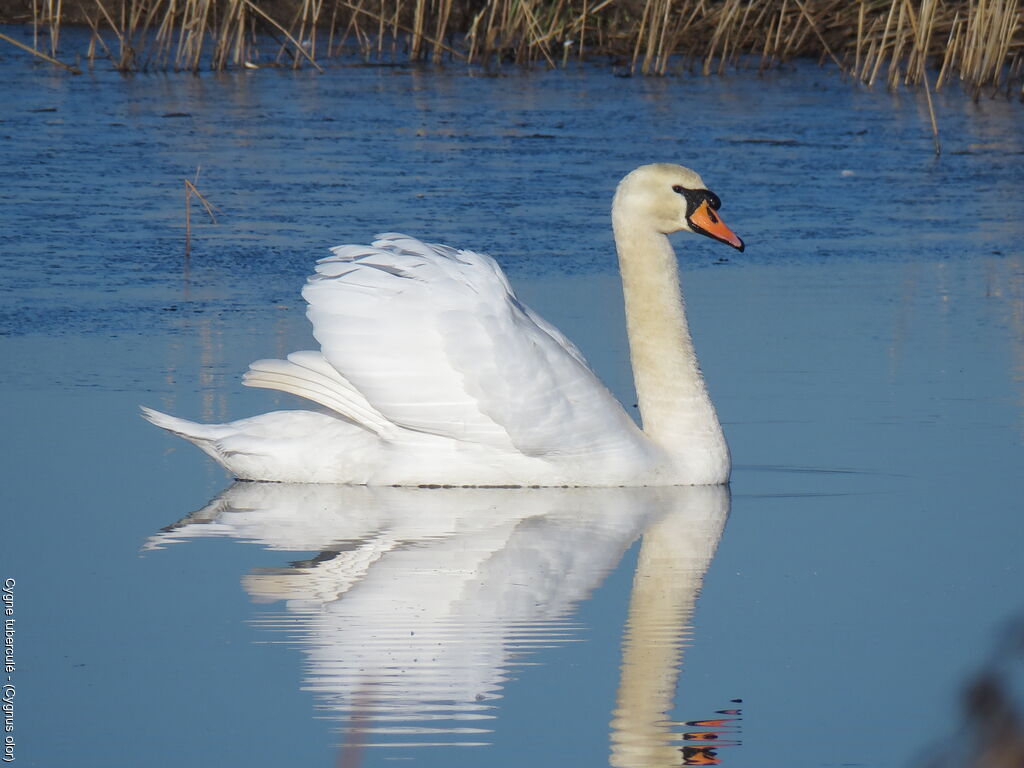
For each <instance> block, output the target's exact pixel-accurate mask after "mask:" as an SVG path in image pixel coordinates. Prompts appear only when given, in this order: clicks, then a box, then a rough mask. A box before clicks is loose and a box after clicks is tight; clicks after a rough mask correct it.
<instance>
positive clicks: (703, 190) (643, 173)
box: [612, 163, 744, 251]
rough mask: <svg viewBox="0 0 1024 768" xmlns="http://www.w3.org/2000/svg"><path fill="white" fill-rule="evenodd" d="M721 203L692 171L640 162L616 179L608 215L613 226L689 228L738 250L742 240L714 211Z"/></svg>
mask: <svg viewBox="0 0 1024 768" xmlns="http://www.w3.org/2000/svg"><path fill="white" fill-rule="evenodd" d="M721 205H722V202H721V200H719V199H718V195H716V194H715V193H714V192H712V191H711V190H709V189H708V188H707V185H706V184H705V183H704V181H703V179H701V177H700V175H699V174H698V173H697V172H696V171H691V170H690V169H689V168H684V167H683V166H681V165H673V164H671V163H654V164H652V165H642V166H640V167H639V168H637V169H636V170H635V171H633V172H632V173H630V174H629V175H627V176H626V177H625V178H624V179H623V180H622V181H620V182H619V186H618V189H617V190H616V191H615V201H614V203H613V204H612V219H613V222H614V223H615V226H616V228H618V227H619V226H622V225H625V224H626V223H627V222H628V225H629V226H633V227H644V228H648V229H653V230H655V231H657V232H660V233H662V234H665V235H668V234H671V233H672V232H693V233H695V234H698V235H704V236H705V237H710V238H712V239H713V240H718V241H719V242H722V243H725V244H726V245H731V246H732V247H733V248H735V249H737V250H739V251H742V250H743V248H744V245H743V241H742V240H740V238H739V237H737V236H736V235H735V234H734V233H733V231H732V230H731V229H729V227H727V226H726V225H725V222H723V221H722V218H721V216H719V215H718V209H719V207H720V206H721Z"/></svg>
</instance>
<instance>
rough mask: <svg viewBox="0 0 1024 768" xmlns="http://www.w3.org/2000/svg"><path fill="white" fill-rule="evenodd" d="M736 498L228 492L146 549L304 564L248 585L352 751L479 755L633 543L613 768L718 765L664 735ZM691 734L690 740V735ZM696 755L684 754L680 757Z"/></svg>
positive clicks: (676, 733)
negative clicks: (523, 678) (190, 546)
mask: <svg viewBox="0 0 1024 768" xmlns="http://www.w3.org/2000/svg"><path fill="white" fill-rule="evenodd" d="M728 511H729V494H728V489H727V488H724V487H720V486H705V487H692V488H589V489H584V488H541V489H536V488H535V489H526V488H522V489H420V488H373V487H345V486H330V485H284V484H269V483H236V484H235V485H233V486H232V487H230V488H229V489H228V490H227V491H225V492H224V493H223V494H221V495H220V496H219V497H217V498H216V499H214V500H213V501H211V502H210V503H209V504H208V505H207V506H206V507H204V508H203V509H201V510H199V511H198V512H195V513H193V514H192V515H189V516H188V517H187V518H185V519H183V520H181V521H180V522H178V523H175V524H173V525H171V526H168V527H167V528H165V529H164V530H162V531H161V532H159V533H158V534H156V535H154V536H153V537H151V538H150V539H149V541H148V542H147V544H146V548H147V549H159V548H162V547H165V546H168V545H171V544H173V543H176V542H182V541H184V540H187V539H191V538H197V537H209V536H225V537H232V538H236V539H239V540H243V541H247V542H252V543H256V544H259V545H261V546H263V547H265V548H267V549H271V550H283V551H291V552H295V551H299V552H314V553H316V554H314V555H313V556H312V557H308V558H307V559H303V560H300V561H296V562H292V563H291V564H290V565H289V566H287V567H282V568H272V569H257V570H254V571H252V572H251V573H249V574H248V575H246V576H244V578H243V584H244V587H245V589H246V591H247V592H248V593H249V595H250V596H251V597H252V598H253V599H254V600H257V601H260V602H277V601H280V602H282V603H283V610H282V611H280V612H278V613H276V614H271V615H269V616H268V617H267V618H266V619H264V620H261V622H260V623H262V624H264V625H265V626H267V627H268V628H270V629H271V630H274V631H281V632H284V633H286V634H287V635H288V636H289V637H290V638H291V639H292V640H294V641H296V642H297V643H298V644H299V645H300V647H301V648H302V650H303V652H304V654H305V655H306V666H305V681H304V687H305V688H306V689H308V690H311V691H313V692H314V693H315V695H316V698H317V706H318V708H319V709H321V710H322V711H323V714H326V715H327V717H329V718H330V719H334V720H336V721H338V722H339V725H340V726H341V731H342V732H343V733H345V734H346V735H345V742H346V743H347V744H348V745H350V747H351V746H353V745H357V746H359V747H362V746H372V745H388V746H424V745H428V744H429V745H439V744H446V745H455V744H458V745H476V744H485V743H488V738H487V734H488V732H489V730H490V728H489V726H488V720H490V719H492V718H493V717H495V716H496V712H495V705H494V700H495V699H497V698H499V697H500V695H501V690H502V688H503V686H504V685H505V684H506V682H507V680H508V676H509V672H510V670H511V669H514V668H515V667H516V666H517V665H521V664H523V663H525V662H526V661H527V660H528V659H527V657H528V655H529V653H530V652H531V650H534V649H537V648H538V647H544V646H550V645H553V644H557V643H564V642H569V641H572V640H574V639H576V637H577V629H578V627H577V626H576V625H575V624H574V622H573V615H574V613H575V610H576V607H577V605H578V604H579V603H580V602H581V601H583V600H585V599H586V598H587V597H588V596H589V594H590V593H591V592H592V591H593V590H594V589H595V588H596V587H597V586H598V585H599V584H600V583H601V581H602V580H603V579H604V577H605V576H606V575H607V574H608V572H609V571H610V570H611V569H612V568H614V567H615V565H616V564H617V563H618V561H619V560H620V558H621V557H622V555H623V553H624V552H625V551H626V550H627V549H628V548H629V547H630V545H631V544H632V543H633V542H634V541H635V540H636V539H637V537H638V536H640V535H641V534H642V535H643V543H642V545H641V549H640V555H639V559H638V564H637V571H636V575H635V579H634V584H633V590H632V596H631V600H630V608H629V621H628V625H627V630H626V637H625V639H624V644H623V664H622V677H621V681H620V686H619V692H618V700H617V703H616V706H615V712H614V717H613V720H612V725H611V728H612V734H611V741H612V757H611V762H612V764H613V765H616V766H637V767H640V766H652V767H653V766H668V765H679V764H686V763H688V762H691V761H690V760H689V759H688V758H687V757H686V756H687V754H691V753H692V754H694V755H697V756H698V757H699V756H701V755H703V756H704V757H708V756H713V752H709V751H708V750H703V751H702V750H701V749H700V747H697V752H693V750H692V749H691V747H688V746H683V747H681V746H680V745H681V744H682V742H683V741H684V733H685V731H686V730H687V729H688V728H689V727H688V726H686V725H685V724H672V723H669V722H667V721H666V713H667V712H668V711H669V710H670V709H672V706H673V698H674V691H675V683H676V679H677V677H678V675H679V670H680V664H681V654H682V649H683V646H684V645H685V642H684V639H685V637H686V635H687V634H688V631H689V626H690V621H691V616H692V613H693V608H694V603H695V601H696V598H697V593H698V591H699V588H700V584H701V580H702V578H703V574H704V571H705V570H706V568H707V566H708V564H709V563H710V561H711V557H712V555H713V553H714V550H715V547H716V545H717V542H718V539H719V536H720V535H721V531H722V528H723V526H724V524H725V519H726V517H727V515H728ZM689 730H693V728H689ZM688 749H689V750H691V752H690V753H688V752H687V751H686V750H688Z"/></svg>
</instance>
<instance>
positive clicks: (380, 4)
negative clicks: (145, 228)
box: [8, 0, 1024, 98]
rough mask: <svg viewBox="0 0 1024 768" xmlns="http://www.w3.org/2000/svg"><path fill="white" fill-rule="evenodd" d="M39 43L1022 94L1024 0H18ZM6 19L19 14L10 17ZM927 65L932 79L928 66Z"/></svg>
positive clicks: (129, 54) (180, 66) (285, 61)
mask: <svg viewBox="0 0 1024 768" xmlns="http://www.w3.org/2000/svg"><path fill="white" fill-rule="evenodd" d="M20 2H31V7H30V8H28V7H26V9H25V16H26V17H27V18H26V19H25V20H28V21H30V23H31V24H32V29H33V43H34V46H33V47H34V52H36V53H37V54H38V55H40V56H41V57H46V58H49V59H50V60H54V59H58V58H59V56H60V40H61V38H60V31H61V27H62V25H64V24H66V23H67V22H68V20H69V19H71V20H78V21H80V22H84V23H85V24H87V25H88V26H89V27H90V28H91V30H92V37H91V41H90V43H89V46H88V50H87V51H86V52H85V58H86V60H87V61H88V62H89V64H90V65H92V64H94V63H95V62H96V61H97V59H108V60H110V61H111V62H113V64H114V66H115V67H116V68H118V69H120V70H123V71H139V70H152V69H159V70H165V69H173V70H189V71H198V70H200V69H206V68H209V69H213V70H223V69H228V68H242V67H248V68H255V67H265V66H289V67H307V66H308V67H315V68H320V66H321V64H322V63H323V62H324V61H325V60H328V59H332V58H336V57H341V56H344V57H351V56H353V55H354V56H359V57H361V58H362V59H363V60H365V61H367V62H386V61H389V62H390V61H406V62H408V61H429V62H434V63H440V62H443V61H450V60H455V61H463V62H468V63H470V64H476V65H483V66H489V67H498V66H502V65H503V64H506V63H515V64H524V65H532V64H542V65H544V66H547V67H552V68H554V67H565V66H568V65H569V64H570V62H575V61H579V60H584V59H598V58H600V59H604V60H610V61H611V62H612V63H613V65H615V66H617V67H618V68H619V69H620V70H621V71H622V72H624V73H628V74H642V75H666V74H670V73H673V72H679V71H691V72H695V73H701V74H704V75H710V74H715V73H722V72H724V71H725V70H726V69H729V68H737V67H739V68H750V67H753V68H760V69H765V68H769V67H774V66H778V65H779V64H782V63H785V62H787V61H790V60H792V59H794V58H797V57H813V58H816V59H819V60H821V61H822V62H832V63H834V64H835V65H836V66H837V67H839V68H840V69H841V70H842V71H844V72H846V73H848V74H850V75H851V76H853V77H856V78H858V79H859V80H861V81H863V82H864V83H866V84H867V85H870V86H879V85H884V86H886V87H889V88H897V87H899V86H900V85H918V86H924V87H925V89H926V91H930V90H939V89H941V88H943V87H944V86H946V85H948V84H949V83H951V82H954V81H959V82H960V83H962V84H963V86H964V87H965V88H966V89H967V91H968V92H969V93H971V94H972V95H973V96H974V97H975V98H978V97H980V95H981V94H982V93H983V92H986V91H995V90H999V89H1006V91H1007V93H1008V94H1009V93H1017V94H1018V95H1020V96H1021V97H1022V98H1024V90H1022V88H1021V86H1022V81H1024V10H1022V8H1021V2H1022V0H956V1H954V0H859V1H858V0H20ZM10 15H11V14H8V16H10ZM929 72H931V75H929Z"/></svg>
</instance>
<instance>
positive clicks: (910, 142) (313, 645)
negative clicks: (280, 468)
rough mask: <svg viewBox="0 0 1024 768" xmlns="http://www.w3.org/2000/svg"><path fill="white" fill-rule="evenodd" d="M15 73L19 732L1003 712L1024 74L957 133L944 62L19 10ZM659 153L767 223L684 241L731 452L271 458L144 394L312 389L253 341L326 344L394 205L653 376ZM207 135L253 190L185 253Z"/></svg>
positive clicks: (880, 757)
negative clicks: (619, 477) (518, 47)
mask: <svg viewBox="0 0 1024 768" xmlns="http://www.w3.org/2000/svg"><path fill="white" fill-rule="evenodd" d="M0 83H2V85H0V95H2V97H3V98H2V102H3V104H4V106H3V109H2V111H0V162H2V167H3V168H4V184H3V185H2V186H0V232H2V239H0V290H2V292H3V303H2V305H0V334H2V335H0V354H2V355H3V360H4V365H3V366H2V367H0V391H2V393H3V396H4V402H5V407H4V409H3V421H2V441H3V457H4V462H3V469H2V486H0V487H2V488H3V492H2V494H3V495H2V500H3V509H4V513H3V535H2V541H3V544H2V549H0V551H2V553H3V556H2V564H0V569H2V573H0V578H4V579H7V578H12V579H14V580H15V582H16V584H15V586H14V588H13V600H14V604H13V605H14V611H15V618H16V622H17V623H16V634H15V635H14V636H13V637H14V653H15V659H16V665H15V666H16V670H15V671H14V672H13V673H12V675H11V676H12V680H11V681H10V682H11V684H12V685H14V686H15V688H14V690H15V692H16V693H15V696H14V699H15V702H16V705H15V707H14V713H13V721H12V727H13V729H14V730H13V731H12V734H13V737H14V739H15V742H16V743H15V745H13V749H14V750H15V753H16V758H17V762H16V763H15V764H22V765H34V766H46V767H47V768H50V767H54V766H55V767H57V768H61V767H64V766H67V767H68V768H72V767H78V766H82V767H85V766H104V767H105V768H106V767H109V766H114V767H119V766H126V767H127V766H137V765H147V766H154V767H159V766H177V765H198V766H223V765H247V766H278V765H304V766H375V765H392V764H394V761H395V760H401V761H403V762H409V761H411V762H413V763H415V764H417V765H425V766H434V765H436V766H461V765H465V766H480V765H487V766H502V765H509V766H511V765H516V766H519V765H524V764H533V765H540V766H566V765H584V764H587V765H602V764H608V765H626V766H656V767H657V768H662V767H663V766H668V765H678V764H680V763H684V764H685V763H686V762H687V761H689V763H690V764H698V763H699V761H701V760H703V761H704V762H705V763H707V762H712V763H714V762H716V761H717V762H718V763H719V764H721V765H725V766H733V767H734V768H743V767H744V766H763V765H781V764H785V765H790V766H831V765H865V766H905V765H919V764H922V763H923V762H924V761H926V760H927V759H928V758H929V756H931V755H933V754H935V753H937V752H941V751H942V750H944V749H948V747H949V745H950V744H951V743H958V742H959V741H962V738H961V735H960V732H959V731H958V727H959V723H960V707H961V702H962V695H963V691H964V687H965V685H967V684H968V683H969V682H970V681H971V680H972V679H973V677H974V676H975V675H976V674H977V672H978V671H979V670H980V669H981V668H982V667H983V665H984V664H985V663H986V661H987V659H988V658H989V657H990V654H991V653H992V651H993V648H994V647H995V646H996V645H997V644H998V643H999V642H1000V639H1001V638H1002V637H1003V635H1002V633H1003V630H1004V627H1005V626H1006V623H1007V622H1009V621H1011V620H1013V619H1015V618H1017V617H1020V615H1021V614H1022V612H1024V594H1022V591H1021V587H1020V585H1021V583H1022V582H1024V578H1022V577H1024V547H1022V546H1021V542H1022V541H1024V516H1022V507H1021V501H1020V500H1021V498H1024V472H1022V467H1024V247H1022V246H1021V243H1022V242H1024V239H1022V235H1024V197H1022V194H1021V185H1020V179H1021V178H1024V134H1022V132H1021V130H1020V125H1021V122H1020V121H1021V114H1022V113H1021V111H1020V110H1021V107H1020V105H1018V104H1013V103H1006V102H1004V101H1000V100H985V101H982V102H980V103H978V104H974V103H971V102H970V101H968V100H965V99H964V98H963V97H962V96H960V95H959V94H956V93H947V94H940V95H939V97H938V99H937V103H936V108H937V111H938V120H939V126H940V131H941V138H942V142H943V154H942V155H941V157H939V158H936V157H935V156H934V153H933V150H932V139H931V135H930V127H929V123H928V118H927V112H926V110H925V108H924V104H923V102H922V100H921V99H920V98H919V97H918V96H917V95H915V94H913V93H902V94H898V95H892V94H889V93H885V92H871V91H866V90H864V89H862V88H858V87H855V86H853V85H851V84H849V83H847V82H844V81H843V80H842V79H840V78H839V77H838V76H837V75H835V74H834V73H831V72H826V71H822V70H818V69H817V68H814V67H810V66H806V67H804V66H801V67H798V68H795V69H792V70H785V71H780V72H775V73H771V74H769V75H767V76H766V77H763V78H759V77H757V76H756V75H754V74H752V73H747V74H736V75H730V76H728V77H725V78H712V79H687V78H683V79H677V78H671V79H664V80H655V79H649V80H645V79H640V78H636V79H624V78H617V77H614V76H612V74H611V73H610V72H608V71H605V70H602V69H597V68H595V69H584V70H576V71H568V72H543V71H533V72H523V73H520V72H506V73H505V74H504V75H503V76H501V77H484V76H481V73H474V72H464V71H461V70H453V69H447V70H429V69H417V68H402V67H391V68H363V67H354V68H346V67H338V68H334V69H329V70H328V71H327V72H326V73H325V74H324V75H318V74H316V73H311V72H302V71H300V72H292V71H282V72H275V71H260V72H245V73H234V74H225V75H217V76H213V75H204V76H202V77H198V78H197V77H192V76H184V75H182V76H178V75H173V76H164V75H152V76H135V77H131V78H122V77H120V76H118V75H116V74H114V73H109V72H103V71H97V72H93V73H89V74H86V75H83V76H81V77H74V78H73V77H70V76H67V75H65V74H63V73H61V72H56V71H53V70H50V69H48V68H45V67H40V66H37V65H35V64H33V63H31V62H28V61H27V60H26V59H25V58H24V57H22V56H20V55H19V54H15V53H13V52H11V51H7V50H5V51H3V58H2V59H0ZM655 160H670V161H677V162H682V163H683V164H686V165H690V166H693V167H694V168H696V169H698V170H699V171H700V172H701V173H702V175H703V176H704V179H705V181H707V182H708V184H709V186H710V187H711V188H712V189H713V190H714V191H715V192H716V193H717V194H718V195H719V196H720V197H721V198H722V201H723V207H722V210H721V213H722V214H723V217H724V218H725V220H726V221H727V222H728V223H729V224H730V226H731V227H732V228H733V229H734V230H735V231H736V232H737V233H738V234H740V235H741V236H742V237H743V238H744V239H745V241H746V242H747V244H748V250H747V251H746V252H745V253H744V254H738V253H736V252H734V251H731V250H728V249H724V248H719V247H716V245H715V244H713V243H711V242H710V241H705V240H701V241H700V242H695V240H696V239H695V238H689V239H687V238H685V237H682V236H680V237H679V238H678V239H677V241H676V245H677V248H678V250H679V252H680V254H681V262H682V268H683V275H684V277H683V279H684V287H685V292H686V296H687V306H688V311H689V313H690V317H691V325H692V328H693V331H694V335H695V339H696V344H697V350H698V354H699V356H700V359H701V362H702V367H703V369H704V371H705V374H706V376H707V379H708V383H709V387H710V390H711V393H712V396H713V398H714V400H715V403H716V406H717V408H718V411H719V414H720V416H721V418H722V420H723V423H724V427H725V430H726V434H727V437H728V439H729V442H730V446H731V448H732V452H733V457H734V461H735V463H736V465H737V467H736V470H735V473H734V479H733V482H732V485H731V489H730V490H731V493H730V494H724V492H722V493H717V494H711V495H707V494H701V493H694V492H687V491H678V492H674V493H670V492H663V493H658V494H653V495H652V494H651V493H646V494H645V493H644V492H635V493H627V492H624V491H623V492H618V491H616V492H609V493H604V494H602V493H600V492H593V491H591V492H589V493H575V492H563V493H558V492H534V493H530V492H526V491H520V492H514V491H506V492H489V493H491V494H492V495H491V496H488V497H482V496H481V495H480V494H477V495H473V494H472V493H469V492H457V491H446V492H444V493H443V494H439V493H435V494H433V495H429V492H420V494H419V495H415V494H412V495H410V494H408V493H406V494H402V493H399V492H394V489H391V490H389V491H381V492H379V493H375V494H373V493H371V494H368V495H367V494H366V493H365V489H363V490H362V491H360V490H358V489H356V490H352V489H350V490H348V491H345V490H337V489H333V491H332V490H324V489H312V490H308V489H307V490H306V491H304V490H303V489H301V488H298V489H294V488H293V489H289V488H280V487H276V488H273V489H271V490H266V492H261V491H260V490H259V487H258V486H238V487H235V488H231V487H230V486H231V481H230V478H228V477H226V476H225V475H224V474H223V472H222V471H221V470H219V469H218V468H216V467H215V466H214V465H213V464H212V463H211V462H210V461H209V460H208V459H206V458H205V457H204V456H202V455H201V454H200V453H199V452H198V451H196V450H195V449H193V448H192V447H191V446H188V445H186V444H184V443H182V442H180V441H176V440H175V439H174V438H172V437H170V436H167V435H165V434H163V433H161V432H159V431H158V430H156V429H154V428H153V427H151V426H150V425H148V424H146V423H144V422H143V421H142V420H141V419H139V418H138V417H137V415H136V408H137V405H138V404H140V403H144V404H147V405H151V406H154V407H158V408H160V409H162V410H168V411H171V412H173V413H175V414H177V415H181V416H186V417H189V418H197V419H203V420H211V421H213V420H218V421H219V420H225V419H231V418H238V417H242V416H247V415H252V414H254V413H259V412H262V411H265V410H271V409H273V408H276V407H282V406H283V407H290V406H291V405H293V401H290V400H289V399H287V398H286V397H284V396H280V397H278V396H276V395H274V394H273V393H268V392H265V391H251V390H244V391H243V388H242V387H241V385H240V381H239V379H240V374H241V372H242V371H243V370H244V369H245V366H246V365H247V364H248V363H249V362H250V361H252V360H255V359H258V358H264V357H274V356H280V355H282V354H285V353H287V352H289V351H292V350H295V349H301V348H306V347H308V346H309V345H310V344H311V343H312V341H311V339H310V336H309V331H308V328H307V325H306V321H305V318H304V316H303V307H302V305H301V300H300V298H299V295H298V291H299V289H300V287H301V285H302V281H303V279H304V277H305V275H306V274H307V273H308V272H309V270H310V268H311V264H312V262H313V260H314V259H316V258H318V257H320V256H321V255H323V254H324V252H325V251H324V249H325V248H326V247H328V246H330V245H335V244H338V243H341V242H348V241H366V240H367V239H368V238H370V237H372V235H373V234H375V233H376V232H379V231H393V230H398V231H408V232H410V233H411V234H415V235H419V236H421V237H424V238H425V239H428V240H433V241H438V242H448V243H451V244H453V245H459V246H465V247H472V248H475V249H479V250H484V251H486V252H489V253H490V254H492V255H493V256H495V257H496V258H497V259H498V260H499V261H500V262H501V263H502V264H503V265H504V266H505V267H506V269H507V270H508V272H509V274H510V275H511V277H512V279H513V281H514V283H515V285H516V287H517V289H518V290H519V292H520V296H521V298H522V299H524V300H525V301H526V302H527V303H529V304H530V305H531V306H533V307H534V308H535V309H537V310H538V311H540V312H541V314H543V315H544V316H545V317H546V318H547V319H549V320H551V321H552V322H554V323H555V324H556V325H557V326H559V327H560V328H561V329H562V330H563V331H565V332H566V333H567V334H568V335H569V336H570V337H571V338H573V339H574V340H575V341H577V343H578V344H579V345H580V347H581V348H582V349H583V351H584V353H585V354H586V355H587V357H588V359H589V360H590V361H591V363H592V365H593V367H594V368H595V369H596V370H597V372H598V373H599V374H600V376H601V377H602V379H603V380H604V381H606V382H607V383H608V384H609V386H610V387H611V389H612V390H613V391H614V392H615V393H616V395H617V396H619V397H620V399H621V400H622V401H623V402H624V403H625V404H626V405H627V406H630V405H631V404H632V403H633V402H634V400H633V393H632V383H631V380H630V375H629V369H628V361H627V357H626V348H625V334H624V332H623V326H622V310H621V306H620V302H621V297H620V294H619V289H618V283H617V276H616V274H615V271H614V259H613V257H612V244H611V236H610V229H609V225H608V224H609V223H608V215H607V210H608V205H609V202H610V198H611V194H612V192H613V189H614V185H615V183H616V182H617V180H618V179H619V178H620V177H621V176H622V175H623V174H624V173H625V172H627V171H628V170H630V169H631V168H633V167H635V166H636V165H639V164H641V163H644V162H649V161H655ZM197 168H201V170H200V172H199V176H198V181H197V185H198V187H199V189H200V190H201V191H202V192H203V194H204V195H206V196H207V197H208V199H209V200H210V201H211V202H212V203H213V204H214V205H216V206H217V207H218V209H219V214H218V222H217V223H216V224H213V223H210V222H209V220H208V219H204V214H202V211H201V209H200V208H199V207H198V206H196V205H195V204H193V210H192V225H193V228H192V254H191V257H190V258H189V259H188V260H186V259H185V258H184V255H183V250H184V247H183V246H184V243H183V223H184V211H183V208H184V189H183V180H184V179H185V178H186V177H187V178H194V177H195V175H196V169H197ZM254 489H255V490H254ZM222 494H223V495H222ZM524 494H526V495H524ZM192 513H196V514H195V515H193V517H191V518H189V519H186V520H183V518H186V517H187V516H189V515H190V514H192ZM163 529H167V530H163ZM652 583H653V584H659V585H662V586H663V587H664V588H663V589H662V590H661V591H660V592H658V591H657V590H655V592H656V594H654V595H653V596H652V595H651V594H649V592H648V591H645V589H644V587H643V585H644V584H652ZM638 657H639V658H640V660H639V661H638V660H637V659H638ZM687 723H690V724H689V725H687ZM683 734H691V735H690V737H689V738H684V736H683ZM694 734H716V735H717V736H718V738H717V739H716V740H714V741H708V740H707V737H705V738H704V739H698V738H697V737H696V736H694ZM960 764H961V765H963V764H966V763H964V762H961V763H960Z"/></svg>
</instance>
